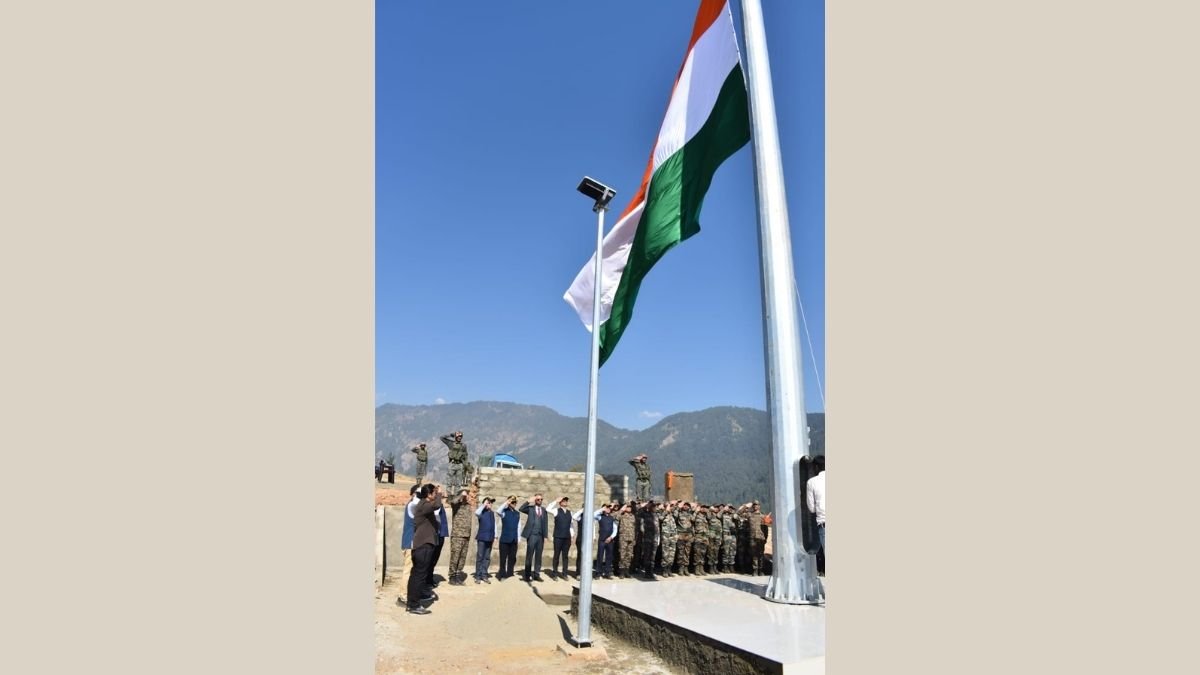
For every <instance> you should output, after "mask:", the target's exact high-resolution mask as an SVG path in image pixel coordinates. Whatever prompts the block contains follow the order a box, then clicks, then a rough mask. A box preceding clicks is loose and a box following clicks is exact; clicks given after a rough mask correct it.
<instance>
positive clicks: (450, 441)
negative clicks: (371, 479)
mask: <svg viewBox="0 0 1200 675" xmlns="http://www.w3.org/2000/svg"><path fill="white" fill-rule="evenodd" d="M441 438H442V442H443V443H445V444H446V450H447V452H448V455H447V459H448V460H449V462H450V471H449V475H448V476H447V480H446V487H447V489H448V490H449V493H450V494H458V491H459V490H462V489H463V488H464V487H466V486H467V485H468V484H469V483H470V482H471V476H472V474H473V473H474V472H475V468H474V467H473V466H471V462H470V461H469V460H468V457H467V444H466V443H463V432H461V431H455V432H454V433H450V434H446V435H444V436H442V437H441ZM412 452H413V453H414V454H415V455H416V456H417V471H416V474H417V484H418V485H419V484H422V483H424V482H425V473H426V470H427V469H428V468H429V450H428V449H427V448H426V447H425V444H424V443H419V444H417V446H416V447H415V448H413V449H412ZM394 471H395V467H394V465H393V463H392V462H389V461H387V460H385V459H383V458H380V459H379V460H378V461H377V462H376V466H375V480H377V481H378V480H382V475H383V474H387V476H388V482H389V483H394V482H395V480H394V478H393V474H394Z"/></svg>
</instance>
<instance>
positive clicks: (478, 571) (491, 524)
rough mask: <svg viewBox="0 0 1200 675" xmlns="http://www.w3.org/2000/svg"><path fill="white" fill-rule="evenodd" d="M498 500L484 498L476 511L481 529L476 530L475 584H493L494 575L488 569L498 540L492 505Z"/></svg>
mask: <svg viewBox="0 0 1200 675" xmlns="http://www.w3.org/2000/svg"><path fill="white" fill-rule="evenodd" d="M495 501H496V500H495V499H493V498H492V497H484V498H483V503H482V504H480V505H479V508H477V509H475V517H477V518H478V519H479V527H478V528H476V530H475V583H477V584H479V583H484V584H490V583H492V575H491V574H488V567H490V566H491V564H492V542H493V541H495V539H496V512H495V511H493V510H492V504H493V503H494V502H495Z"/></svg>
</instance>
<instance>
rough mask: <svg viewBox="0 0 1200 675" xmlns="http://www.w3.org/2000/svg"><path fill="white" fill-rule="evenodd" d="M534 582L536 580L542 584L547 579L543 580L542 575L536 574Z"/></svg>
mask: <svg viewBox="0 0 1200 675" xmlns="http://www.w3.org/2000/svg"><path fill="white" fill-rule="evenodd" d="M533 580H534V581H536V582H538V583H541V582H543V581H545V579H543V578H542V575H540V574H535V575H533Z"/></svg>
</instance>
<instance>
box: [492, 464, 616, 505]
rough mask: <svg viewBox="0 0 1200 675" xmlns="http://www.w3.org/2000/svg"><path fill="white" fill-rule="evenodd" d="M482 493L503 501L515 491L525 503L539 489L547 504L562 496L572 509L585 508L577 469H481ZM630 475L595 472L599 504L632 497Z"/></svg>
mask: <svg viewBox="0 0 1200 675" xmlns="http://www.w3.org/2000/svg"><path fill="white" fill-rule="evenodd" d="M477 471H478V474H479V496H480V497H495V498H496V502H497V504H498V505H499V504H503V503H504V498H505V497H507V496H508V495H516V496H517V499H519V500H520V501H519V502H518V503H520V504H523V503H525V500H526V499H528V498H530V497H532V496H533V495H534V494H535V493H538V492H540V493H541V494H542V496H543V497H545V502H544V503H546V504H549V503H550V502H552V501H554V500H555V499H558V498H559V497H570V498H571V501H570V502H568V504H569V506H570V507H571V512H572V513H574V512H575V511H577V510H579V509H581V508H583V474H582V473H578V472H574V471H529V470H524V469H497V468H493V467H484V468H481V469H478V470H477ZM632 496H633V494H632V493H631V492H630V491H629V477H628V476H626V475H623V474H612V475H607V476H601V475H597V476H596V504H597V508H599V506H598V505H599V504H602V503H605V502H612V501H618V502H624V501H625V500H626V499H628V498H630V497H632Z"/></svg>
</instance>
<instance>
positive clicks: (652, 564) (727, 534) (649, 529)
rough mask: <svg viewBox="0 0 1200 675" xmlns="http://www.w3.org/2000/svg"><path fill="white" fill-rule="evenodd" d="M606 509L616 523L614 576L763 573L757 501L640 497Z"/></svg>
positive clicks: (762, 523) (762, 529) (761, 524)
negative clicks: (737, 503) (705, 501)
mask: <svg viewBox="0 0 1200 675" xmlns="http://www.w3.org/2000/svg"><path fill="white" fill-rule="evenodd" d="M609 508H611V510H612V513H614V514H616V515H617V522H618V527H617V541H616V544H617V551H616V556H615V558H616V561H617V568H616V571H615V573H614V574H615V576H616V577H618V578H624V579H629V578H631V577H632V575H634V574H640V575H641V576H642V577H644V578H647V579H654V578H655V575H656V574H660V575H662V576H664V577H671V576H676V575H678V576H693V575H695V576H704V575H708V574H721V573H726V572H737V573H741V574H750V575H755V576H758V575H762V574H764V573H765V566H764V560H763V548H764V546H765V545H766V540H767V523H766V521H765V520H764V518H765V517H766V514H764V513H762V511H761V510H760V508H759V503H758V502H757V501H753V502H749V503H747V504H743V505H741V506H740V507H734V506H733V505H732V504H697V503H693V502H682V501H679V500H672V501H669V502H665V503H656V502H654V501H650V500H645V501H633V502H630V503H628V504H625V505H620V504H613V505H610V507H609ZM604 576H605V578H613V574H606V575H604Z"/></svg>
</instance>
